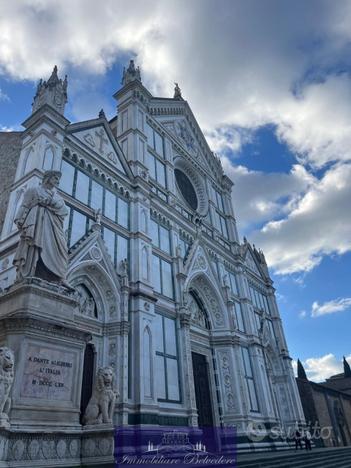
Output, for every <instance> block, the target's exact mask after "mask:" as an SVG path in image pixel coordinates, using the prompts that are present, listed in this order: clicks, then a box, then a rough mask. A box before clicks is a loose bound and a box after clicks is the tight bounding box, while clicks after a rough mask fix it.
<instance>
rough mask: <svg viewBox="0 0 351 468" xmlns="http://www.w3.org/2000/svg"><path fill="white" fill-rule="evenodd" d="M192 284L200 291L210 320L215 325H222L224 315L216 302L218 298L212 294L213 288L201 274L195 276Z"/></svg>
mask: <svg viewBox="0 0 351 468" xmlns="http://www.w3.org/2000/svg"><path fill="white" fill-rule="evenodd" d="M193 286H194V288H195V289H197V290H198V291H199V292H200V296H201V297H203V298H204V299H205V302H206V305H207V308H208V313H209V317H210V320H212V321H213V323H214V325H215V326H216V327H222V326H223V325H224V315H223V311H222V310H221V308H220V306H219V304H218V300H216V298H215V296H214V294H213V288H212V287H211V286H210V285H209V284H208V281H207V280H206V279H205V278H204V277H203V276H200V277H199V278H196V279H195V281H194V283H193Z"/></svg>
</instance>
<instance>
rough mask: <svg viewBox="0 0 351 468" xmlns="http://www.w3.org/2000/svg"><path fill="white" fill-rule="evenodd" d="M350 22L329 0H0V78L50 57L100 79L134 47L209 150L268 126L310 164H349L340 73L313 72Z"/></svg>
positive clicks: (343, 7)
mask: <svg viewBox="0 0 351 468" xmlns="http://www.w3.org/2000/svg"><path fill="white" fill-rule="evenodd" d="M316 8H318V21H315V9H316ZM350 17H351V12H350V7H349V4H348V2H344V1H341V0H340V1H339V2H333V3H331V2H320V1H317V2H316V1H310V2H308V5H306V2H302V1H301V2H294V4H293V5H290V4H289V3H287V2H284V3H282V4H281V5H279V6H278V5H277V3H276V2H274V1H268V2H265V4H264V5H263V4H261V3H260V2H251V1H248V2H231V1H226V0H223V2H221V7H218V3H217V2H214V1H213V0H212V1H211V0H201V1H199V0H194V1H193V2H191V4H189V2H186V1H185V0H178V1H177V2H175V1H171V0H166V1H160V0H159V1H156V0H149V1H148V2H128V1H126V0H118V1H116V0H106V1H105V2H104V3H103V5H101V4H99V3H97V2H95V1H94V0H75V1H68V0H63V1H61V2H45V1H43V0H26V1H23V2H13V1H12V0H4V1H3V2H1V5H0V73H1V72H2V73H3V74H6V75H9V76H12V77H14V78H16V79H18V78H19V79H28V78H29V79H38V78H39V77H45V76H47V75H48V73H49V72H50V71H51V69H52V66H53V65H54V64H55V63H56V64H57V65H58V66H59V68H64V67H66V68H67V67H71V66H74V67H75V68H76V69H77V68H79V69H80V70H85V71H86V72H88V73H96V74H101V73H104V72H105V71H106V70H107V69H108V68H110V67H111V65H112V64H113V63H114V62H116V61H117V60H118V59H120V58H121V57H123V59H124V58H125V56H126V54H128V55H132V54H134V55H136V56H137V61H138V63H139V64H140V65H141V67H142V73H143V79H144V82H145V84H146V85H147V86H150V87H151V90H152V91H153V92H155V93H161V94H165V95H171V92H172V87H173V82H174V81H179V82H180V85H181V87H182V91H183V95H184V97H185V98H186V99H188V100H189V102H190V103H191V105H192V107H193V109H194V112H195V115H196V116H197V118H198V119H199V121H200V123H201V125H202V127H203V128H204V129H205V130H206V131H207V134H208V135H209V138H210V140H211V143H212V144H213V145H214V149H215V150H218V151H222V150H228V149H232V150H235V149H237V148H238V147H239V146H240V144H242V142H245V141H246V140H247V136H248V135H250V131H251V130H252V129H254V128H257V127H258V126H261V125H265V124H273V125H275V126H276V128H277V132H278V134H279V136H280V138H282V139H283V140H284V141H286V142H287V143H288V144H289V145H290V146H291V148H292V149H293V150H294V151H296V152H297V153H299V154H300V156H301V157H303V158H304V159H306V160H308V161H310V162H312V163H313V164H315V165H316V166H319V165H322V164H324V163H326V162H328V161H330V160H334V159H338V160H340V159H344V160H345V159H350V149H349V148H350V147H351V145H350V139H351V137H350V136H349V135H351V132H350V121H351V119H350V117H351V110H350V107H349V106H348V103H349V102H350V97H351V86H350V78H349V76H348V75H346V74H336V73H334V75H331V76H329V77H327V78H326V79H323V71H324V70H330V69H331V70H333V69H335V67H336V66H338V65H339V66H340V63H341V64H343V65H345V64H346V63H345V61H346V62H347V57H348V56H349V54H348V53H346V49H345V48H346V46H347V44H348V43H349V39H350V34H349V32H348V30H347V28H346V27H342V26H341V25H345V24H347V19H348V18H349V19H350ZM13 31H16V40H13V34H12V32H13ZM316 44H318V47H317V46H316ZM311 70H312V71H313V73H312V72H311ZM316 76H317V77H318V78H319V81H318V83H316V82H315V83H310V82H309V81H311V80H307V79H306V77H309V78H311V77H312V78H316ZM86 80H87V83H88V81H89V77H87V78H86ZM117 87H118V83H116V88H117Z"/></svg>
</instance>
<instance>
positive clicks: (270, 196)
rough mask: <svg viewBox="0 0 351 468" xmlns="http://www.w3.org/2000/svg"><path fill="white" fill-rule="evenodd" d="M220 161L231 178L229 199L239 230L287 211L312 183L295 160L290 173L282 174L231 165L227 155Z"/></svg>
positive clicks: (311, 179) (313, 180) (245, 229)
mask: <svg viewBox="0 0 351 468" xmlns="http://www.w3.org/2000/svg"><path fill="white" fill-rule="evenodd" d="M222 162H223V167H224V170H225V171H226V173H227V174H228V176H229V177H230V178H231V179H232V180H233V181H234V187H233V192H232V200H233V205H234V210H235V214H236V216H237V219H238V223H239V227H240V230H241V231H247V230H249V229H250V227H252V225H257V224H262V223H264V222H267V221H269V220H271V219H272V218H274V217H276V216H282V215H284V214H287V213H289V212H290V211H291V209H292V207H294V206H295V205H296V204H297V202H298V200H299V199H300V197H301V195H302V194H303V193H305V191H306V190H307V189H308V187H310V186H311V185H313V184H314V183H315V179H314V177H313V176H311V175H310V174H309V173H308V172H307V171H306V169H305V168H304V167H303V166H301V165H299V164H295V165H294V166H293V167H292V168H291V171H290V173H288V174H282V173H264V172H260V171H252V170H249V169H247V168H246V167H244V166H240V165H239V166H236V165H234V164H233V163H232V162H231V161H229V159H227V158H222ZM234 163H235V162H234Z"/></svg>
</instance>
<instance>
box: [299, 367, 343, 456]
mask: <svg viewBox="0 0 351 468" xmlns="http://www.w3.org/2000/svg"><path fill="white" fill-rule="evenodd" d="M297 371H298V374H297V379H296V382H297V386H298V389H299V393H300V397H301V401H302V406H303V410H304V414H305V419H306V424H307V425H308V426H310V427H311V432H313V435H314V442H315V444H316V445H319V446H324V447H338V446H346V445H351V392H350V381H351V370H350V365H349V364H348V362H347V361H346V359H345V358H344V372H343V373H342V374H338V375H336V376H333V377H330V378H329V379H327V380H326V382H321V383H316V382H312V381H310V380H308V378H307V375H306V372H305V370H304V368H303V365H302V364H301V362H300V361H298V366H297Z"/></svg>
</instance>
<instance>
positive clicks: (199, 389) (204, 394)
mask: <svg viewBox="0 0 351 468" xmlns="http://www.w3.org/2000/svg"><path fill="white" fill-rule="evenodd" d="M191 354H192V360H193V372H194V384H195V397H196V406H197V411H198V424H199V426H200V427H212V426H213V412H212V405H211V396H210V395H211V393H210V382H209V369H208V363H207V361H206V356H204V355H203V354H198V353H191Z"/></svg>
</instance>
